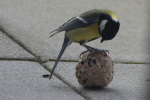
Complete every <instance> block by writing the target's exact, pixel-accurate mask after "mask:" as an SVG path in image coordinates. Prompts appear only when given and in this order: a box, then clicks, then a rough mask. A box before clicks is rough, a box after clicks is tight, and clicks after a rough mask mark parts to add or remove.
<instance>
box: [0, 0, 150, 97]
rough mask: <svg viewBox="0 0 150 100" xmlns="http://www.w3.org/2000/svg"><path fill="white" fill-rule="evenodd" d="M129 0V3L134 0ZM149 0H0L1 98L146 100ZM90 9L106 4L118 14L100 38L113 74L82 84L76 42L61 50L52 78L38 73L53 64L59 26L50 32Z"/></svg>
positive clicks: (60, 36)
mask: <svg viewBox="0 0 150 100" xmlns="http://www.w3.org/2000/svg"><path fill="white" fill-rule="evenodd" d="M133 2H134V3H133ZM148 6H149V0H124V1H121V0H113V1H110V0H101V1H100V0H90V1H87V0H82V1H81V0H72V1H70V0H61V1H60V0H57V1H56V0H55V1H54V0H44V1H43V0H36V1H35V0H30V1H26V0H0V48H1V49H0V67H1V68H0V98H1V100H10V99H13V100H49V99H50V100H62V99H63V100H70V99H72V100H82V99H83V100H85V99H86V100H148V99H150V98H149V96H148V95H149V94H148V90H149V87H148V86H149V85H150V77H149V75H148V72H149V65H150V60H149V59H150V55H149V52H150V47H149V40H150V36H149V29H148V28H149V27H148V26H150V24H149V23H150V22H149V20H147V19H148V18H149V14H150V12H149V8H148ZM90 9H111V10H112V11H114V12H115V14H116V15H117V16H118V18H119V21H120V24H121V26H120V30H119V32H118V34H117V36H116V37H115V38H114V39H113V40H111V41H106V42H104V43H102V44H101V43H100V39H97V40H95V41H92V42H90V43H87V44H88V45H90V46H93V47H96V48H101V49H107V50H109V52H110V54H109V55H110V56H111V58H113V59H114V62H115V67H114V68H115V69H114V71H115V75H114V78H113V80H112V82H111V83H110V84H109V85H108V86H107V87H105V88H98V89H96V88H84V87H82V86H81V85H80V84H79V83H78V82H77V79H76V77H75V66H76V64H77V61H78V60H79V58H78V56H79V54H80V53H81V52H82V51H84V50H85V48H83V47H81V46H79V44H77V43H73V44H71V45H70V46H69V47H68V48H67V49H66V51H65V53H64V55H63V56H62V58H61V61H60V62H59V64H58V67H57V68H56V70H55V75H54V76H53V77H52V79H51V81H49V80H48V78H43V77H42V75H43V74H49V71H50V70H51V68H52V67H53V64H54V60H55V59H56V57H57V55H58V53H59V51H60V48H61V45H62V42H63V36H64V32H62V33H60V34H58V35H56V36H54V37H52V38H48V37H49V32H50V31H52V30H54V29H55V28H57V27H59V26H60V25H61V24H63V23H64V22H65V21H67V20H68V19H70V18H71V17H73V16H77V15H79V14H80V13H82V12H84V11H87V10H90Z"/></svg>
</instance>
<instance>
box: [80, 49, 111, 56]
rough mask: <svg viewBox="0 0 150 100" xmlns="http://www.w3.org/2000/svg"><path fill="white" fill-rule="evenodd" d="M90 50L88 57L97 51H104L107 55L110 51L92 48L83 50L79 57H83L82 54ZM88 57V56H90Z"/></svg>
mask: <svg viewBox="0 0 150 100" xmlns="http://www.w3.org/2000/svg"><path fill="white" fill-rule="evenodd" d="M88 51H90V54H89V55H88V57H89V56H90V55H91V54H93V53H94V52H95V51H98V52H100V53H103V54H104V55H105V56H107V55H108V54H109V51H108V50H101V49H97V48H90V49H88V50H86V51H83V52H82V53H81V54H80V55H79V58H81V56H82V55H83V54H84V53H87V52H88ZM88 57H87V58H88Z"/></svg>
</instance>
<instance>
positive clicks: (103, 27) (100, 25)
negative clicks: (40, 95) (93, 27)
mask: <svg viewBox="0 0 150 100" xmlns="http://www.w3.org/2000/svg"><path fill="white" fill-rule="evenodd" d="M107 22H108V20H102V21H101V22H100V24H99V29H100V31H101V33H102V31H103V30H104V29H105V25H106V23H107Z"/></svg>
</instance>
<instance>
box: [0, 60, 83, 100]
mask: <svg viewBox="0 0 150 100" xmlns="http://www.w3.org/2000/svg"><path fill="white" fill-rule="evenodd" d="M45 73H48V72H47V71H46V70H45V69H44V68H42V66H41V65H39V64H38V63H36V62H28V61H0V99H1V100H84V98H83V97H81V96H80V95H78V94H77V93H75V92H74V91H73V90H72V89H70V87H68V86H67V85H65V84H64V83H62V82H61V81H60V80H58V79H57V78H55V77H53V79H52V80H51V81H49V79H47V78H46V79H45V78H43V77H42V75H43V74H45Z"/></svg>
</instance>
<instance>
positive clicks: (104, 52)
mask: <svg viewBox="0 0 150 100" xmlns="http://www.w3.org/2000/svg"><path fill="white" fill-rule="evenodd" d="M95 50H97V51H99V52H100V53H103V54H104V55H106V56H107V55H108V54H109V51H108V50H101V49H95ZM107 53H108V54H107Z"/></svg>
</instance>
